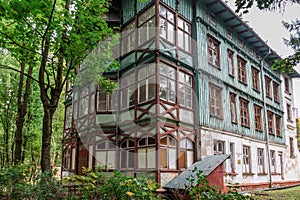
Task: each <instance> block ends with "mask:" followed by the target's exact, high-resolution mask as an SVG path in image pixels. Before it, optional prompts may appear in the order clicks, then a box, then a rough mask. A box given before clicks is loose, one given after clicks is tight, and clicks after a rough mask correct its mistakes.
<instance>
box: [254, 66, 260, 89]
mask: <svg viewBox="0 0 300 200" xmlns="http://www.w3.org/2000/svg"><path fill="white" fill-rule="evenodd" d="M259 82H260V80H259V70H258V69H256V68H255V67H252V87H253V89H254V90H256V91H258V92H259V91H260V83H259Z"/></svg>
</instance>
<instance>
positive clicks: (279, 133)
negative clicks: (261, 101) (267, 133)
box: [275, 115, 282, 137]
mask: <svg viewBox="0 0 300 200" xmlns="http://www.w3.org/2000/svg"><path fill="white" fill-rule="evenodd" d="M275 132H276V136H277V137H282V123H281V116H280V115H275Z"/></svg>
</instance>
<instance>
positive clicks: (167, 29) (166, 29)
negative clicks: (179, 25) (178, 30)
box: [159, 5, 175, 43]
mask: <svg viewBox="0 0 300 200" xmlns="http://www.w3.org/2000/svg"><path fill="white" fill-rule="evenodd" d="M159 15H160V19H159V35H160V37H162V38H163V39H166V40H168V41H169V42H172V43H175V15H174V13H173V12H172V11H170V10H168V9H166V8H165V7H164V6H161V5H160V6H159Z"/></svg>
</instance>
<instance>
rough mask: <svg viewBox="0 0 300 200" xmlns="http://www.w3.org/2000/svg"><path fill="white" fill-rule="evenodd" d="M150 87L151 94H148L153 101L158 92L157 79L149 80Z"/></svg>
mask: <svg viewBox="0 0 300 200" xmlns="http://www.w3.org/2000/svg"><path fill="white" fill-rule="evenodd" d="M148 84H149V85H148V87H149V93H148V95H149V96H148V100H151V99H153V98H154V97H155V95H156V94H155V91H156V83H155V77H151V78H150V79H149V83H148Z"/></svg>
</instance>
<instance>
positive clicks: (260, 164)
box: [257, 149, 265, 174]
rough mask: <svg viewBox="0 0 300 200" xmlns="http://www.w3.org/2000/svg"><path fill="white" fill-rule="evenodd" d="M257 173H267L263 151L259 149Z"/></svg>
mask: <svg viewBox="0 0 300 200" xmlns="http://www.w3.org/2000/svg"><path fill="white" fill-rule="evenodd" d="M257 173H258V174H263V173H265V159H264V150H263V149H257Z"/></svg>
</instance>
